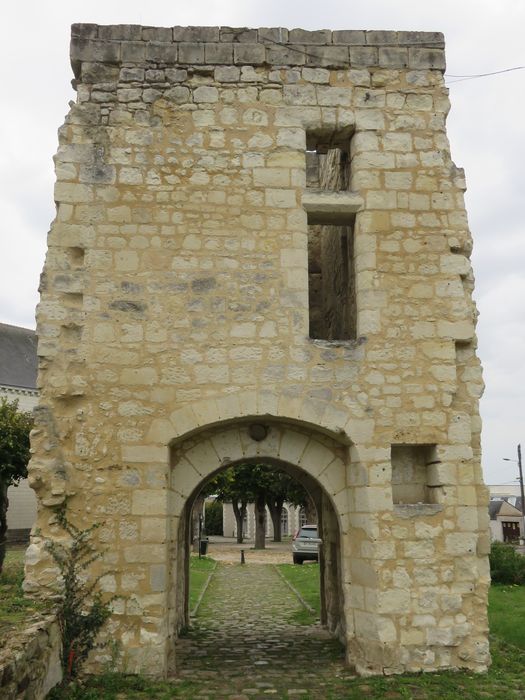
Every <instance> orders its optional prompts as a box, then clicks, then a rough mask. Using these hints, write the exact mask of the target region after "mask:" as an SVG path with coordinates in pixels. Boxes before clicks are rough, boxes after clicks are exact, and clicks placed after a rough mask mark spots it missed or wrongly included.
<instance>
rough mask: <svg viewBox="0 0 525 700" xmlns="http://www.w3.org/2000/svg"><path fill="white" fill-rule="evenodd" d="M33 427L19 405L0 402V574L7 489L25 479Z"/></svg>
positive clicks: (4, 547)
mask: <svg viewBox="0 0 525 700" xmlns="http://www.w3.org/2000/svg"><path fill="white" fill-rule="evenodd" d="M32 427H33V418H32V416H31V414H30V413H24V412H22V411H19V410H18V401H12V402H9V401H8V400H7V399H6V398H1V399H0V573H2V567H3V563H4V558H5V552H6V536H7V509H8V507H9V500H8V498H7V489H8V488H9V487H10V486H13V485H16V484H18V482H19V481H20V479H24V478H25V477H26V476H27V463H28V462H29V456H30V454H29V433H30V431H31V428H32Z"/></svg>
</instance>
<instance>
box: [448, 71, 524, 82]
mask: <svg viewBox="0 0 525 700" xmlns="http://www.w3.org/2000/svg"><path fill="white" fill-rule="evenodd" d="M524 69H525V66H515V67H514V68H504V69H503V70H495V71H492V72H490V73H477V74H475V75H452V73H445V78H457V80H451V81H449V83H448V84H449V85H452V84H453V83H462V82H463V81H464V80H475V79H476V78H486V77H487V76H489V75H501V74H502V73H511V72H512V71H515V70H524Z"/></svg>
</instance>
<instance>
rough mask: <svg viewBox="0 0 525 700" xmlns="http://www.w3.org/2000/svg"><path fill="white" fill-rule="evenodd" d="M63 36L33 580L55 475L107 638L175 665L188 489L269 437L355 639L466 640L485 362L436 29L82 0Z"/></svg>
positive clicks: (436, 652) (467, 646)
mask: <svg viewBox="0 0 525 700" xmlns="http://www.w3.org/2000/svg"><path fill="white" fill-rule="evenodd" d="M71 61H72V66H73V71H74V75H75V79H74V86H75V89H76V91H77V102H76V104H72V106H71V109H70V112H69V114H68V116H67V118H66V122H65V124H64V126H63V127H62V128H61V129H60V145H59V149H58V153H57V155H56V159H55V162H56V176H57V183H56V189H55V200H56V203H57V214H56V219H55V221H54V223H53V225H52V229H51V232H50V234H49V247H48V253H47V259H46V263H45V269H44V274H43V278H42V284H41V295H42V296H41V302H40V305H39V307H38V336H39V346H38V348H39V349H38V354H39V358H40V373H39V383H40V388H41V398H40V405H39V407H38V409H37V427H36V429H35V431H34V435H33V448H34V455H33V458H32V460H31V469H30V480H31V484H32V487H33V488H34V489H35V491H36V493H37V495H38V500H39V515H38V523H37V528H38V529H36V530H35V531H34V534H33V537H32V544H31V546H30V548H29V550H28V555H27V566H26V574H27V578H26V584H25V585H26V588H27V590H29V591H33V592H35V594H40V595H46V594H47V592H48V591H49V590H51V589H52V587H53V585H55V584H56V572H55V571H54V569H53V566H52V561H50V558H49V555H48V554H47V552H46V549H45V546H44V544H45V540H46V538H57V537H61V532H60V530H59V528H58V527H57V526H56V524H55V520H54V510H53V509H54V507H55V506H57V505H58V504H60V503H62V502H63V501H64V500H65V499H66V501H67V508H68V517H69V518H70V520H71V521H72V522H75V523H76V524H77V525H79V526H80V527H87V526H89V525H90V524H92V523H94V522H101V523H103V526H102V527H101V528H100V529H99V530H98V531H97V533H98V535H97V537H98V540H97V541H98V542H99V544H100V547H101V548H103V549H104V551H105V554H104V558H103V560H102V561H101V562H98V563H97V564H95V565H94V571H93V573H94V574H96V573H97V572H102V571H110V573H108V574H107V575H105V576H104V577H103V578H102V580H101V586H102V589H103V590H104V591H105V592H106V593H107V595H108V596H109V595H113V594H121V595H122V596H123V597H122V598H119V599H118V600H117V601H116V602H115V603H114V614H113V617H112V619H111V620H110V623H109V625H108V632H109V634H110V635H111V637H112V638H113V639H116V640H119V641H120V642H121V644H122V650H123V660H122V663H123V667H124V668H125V669H126V670H127V671H131V672H133V671H144V672H147V673H154V674H158V675H163V674H165V673H167V672H169V671H171V670H173V669H174V668H176V663H177V659H176V652H175V651H174V648H175V647H174V640H175V639H176V637H177V633H178V631H179V630H180V629H181V628H182V627H183V626H184V625H185V624H187V622H188V603H187V589H188V557H189V541H188V540H189V535H188V532H189V529H188V528H189V517H190V511H191V506H192V503H193V501H194V499H195V497H196V495H197V494H198V493H199V490H200V489H201V487H202V485H203V484H204V483H205V482H206V480H207V479H208V478H209V477H210V476H211V475H213V474H215V473H216V472H217V471H218V470H220V469H221V468H223V467H225V466H228V465H232V464H236V463H239V462H241V461H243V462H250V461H251V462H253V461H259V462H260V461H261V460H264V461H266V462H267V463H271V464H276V465H279V466H281V467H282V468H283V469H285V470H286V471H288V472H289V473H291V474H293V475H295V476H296V477H297V478H298V479H299V480H300V481H301V482H302V483H303V484H305V485H306V487H307V488H308V490H309V491H310V493H311V494H312V496H313V498H314V499H315V502H316V504H317V510H318V517H319V526H320V529H321V533H322V539H323V547H322V556H321V567H320V568H321V584H322V601H323V622H324V623H325V624H326V625H327V627H328V628H329V630H331V632H332V633H333V634H334V635H337V636H338V637H339V638H340V639H341V641H342V642H343V643H344V645H345V648H346V657H347V661H348V663H349V664H351V665H353V666H354V667H355V668H356V669H357V671H358V672H359V673H362V674H371V673H396V672H402V671H419V670H434V669H442V668H468V669H471V670H475V671H479V670H483V669H485V668H486V667H487V665H488V663H489V652H488V643H487V618H486V597H487V588H488V585H489V570H488V563H487V552H488V548H489V537H488V515H487V509H486V491H485V488H484V486H483V483H482V475H481V469H480V439H479V438H480V421H479V416H478V399H479V397H480V395H481V392H482V389H483V383H482V379H481V370H480V365H479V362H478V359H477V357H476V340H475V334H474V333H475V328H474V327H475V320H476V310H475V307H474V304H473V302H472V298H471V294H472V287H473V277H472V272H471V266H470V262H469V255H470V251H471V238H470V234H469V230H468V224H467V217H466V213H465V207H464V201H463V193H464V190H465V184H464V177H463V173H462V171H461V170H460V169H458V168H457V167H456V166H455V165H454V163H453V162H452V160H451V157H450V152H449V143H448V140H447V136H446V131H445V120H446V115H447V112H448V109H449V100H448V97H447V90H446V88H445V87H444V82H443V71H444V67H445V59H444V44H443V37H442V35H441V34H438V33H425V32H378V31H329V30H320V31H303V30H301V29H293V30H290V31H288V30H286V29H282V28H278V29H271V28H270V29H232V28H227V27H187V28H186V27H174V28H153V27H141V26H125V25H122V26H97V25H92V24H82V25H74V26H73V28H72V42H71ZM97 567H99V568H98V569H97Z"/></svg>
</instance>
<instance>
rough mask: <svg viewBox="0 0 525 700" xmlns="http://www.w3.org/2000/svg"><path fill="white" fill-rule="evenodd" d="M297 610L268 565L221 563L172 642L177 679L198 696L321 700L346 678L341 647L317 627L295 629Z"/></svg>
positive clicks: (235, 699) (238, 699) (297, 605)
mask: <svg viewBox="0 0 525 700" xmlns="http://www.w3.org/2000/svg"><path fill="white" fill-rule="evenodd" d="M288 549H289V546H288ZM215 555H216V553H215V552H213V556H214V558H215ZM288 557H289V554H288ZM287 561H289V558H288V559H287ZM300 609H301V604H300V602H299V601H298V599H297V597H296V596H295V595H294V593H293V592H292V591H291V590H290V589H289V588H288V586H287V585H286V584H285V582H284V581H283V580H282V579H281V577H280V576H279V575H278V573H277V572H276V571H275V569H274V567H273V566H271V565H261V564H252V563H247V564H246V565H244V566H241V565H240V564H228V563H225V562H219V564H218V566H217V568H216V570H215V573H214V574H213V577H212V579H211V582H210V585H209V587H208V590H207V591H206V594H205V596H204V598H203V601H202V603H201V606H200V608H199V610H198V613H197V617H196V619H195V620H194V625H193V628H192V630H191V631H190V632H189V633H188V636H186V637H184V638H182V639H179V640H178V642H177V658H178V660H179V674H178V675H179V679H180V680H181V681H182V680H191V681H194V682H197V687H198V691H196V692H197V694H195V695H194V697H195V698H196V699H197V698H209V699H210V700H211V699H215V698H229V699H230V700H248V699H249V698H268V697H275V698H290V697H300V698H304V699H306V698H312V699H313V698H315V699H321V698H322V699H323V700H325V699H326V698H328V697H330V696H331V692H332V689H335V688H334V684H335V685H337V683H338V680H340V679H341V677H342V676H348V675H349V674H348V672H346V671H345V670H344V667H343V653H342V648H341V645H340V644H339V643H338V642H337V641H335V640H333V639H332V638H331V637H330V636H329V635H328V633H327V632H326V631H325V630H324V629H322V628H321V627H320V626H319V625H311V626H303V625H298V624H294V623H293V621H292V620H291V616H292V615H293V613H294V612H296V611H298V610H300ZM333 697H337V696H333Z"/></svg>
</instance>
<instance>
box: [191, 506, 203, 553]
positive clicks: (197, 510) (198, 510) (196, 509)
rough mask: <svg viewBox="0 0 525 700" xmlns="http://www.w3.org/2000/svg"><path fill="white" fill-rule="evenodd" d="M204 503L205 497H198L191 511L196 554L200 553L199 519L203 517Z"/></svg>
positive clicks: (192, 539)
mask: <svg viewBox="0 0 525 700" xmlns="http://www.w3.org/2000/svg"><path fill="white" fill-rule="evenodd" d="M203 503H204V496H197V498H196V499H195V501H194V503H193V508H192V511H191V541H192V544H193V551H194V552H198V551H199V517H200V516H201V515H202V505H203Z"/></svg>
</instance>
